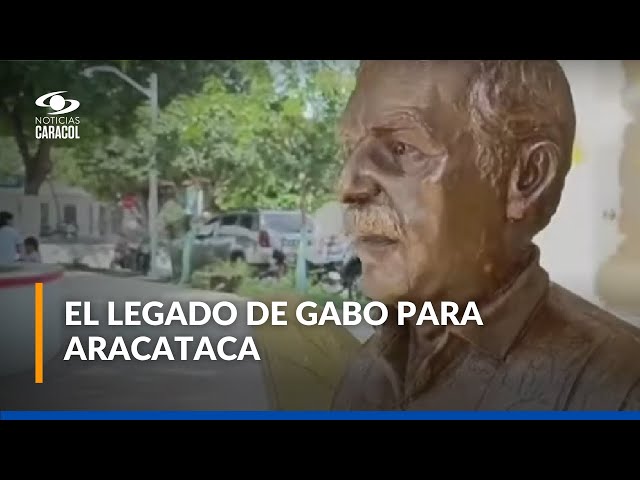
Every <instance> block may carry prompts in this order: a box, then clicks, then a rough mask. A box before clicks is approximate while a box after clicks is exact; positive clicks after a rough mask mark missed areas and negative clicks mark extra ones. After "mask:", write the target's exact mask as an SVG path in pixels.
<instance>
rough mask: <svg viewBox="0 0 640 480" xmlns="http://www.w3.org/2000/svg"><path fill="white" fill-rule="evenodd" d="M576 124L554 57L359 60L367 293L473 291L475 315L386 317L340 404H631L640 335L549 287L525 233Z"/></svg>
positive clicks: (345, 187) (538, 222)
mask: <svg viewBox="0 0 640 480" xmlns="http://www.w3.org/2000/svg"><path fill="white" fill-rule="evenodd" d="M575 123H576V119H575V111H574V105H573V100H572V95H571V90H570V87H569V84H568V82H567V79H566V77H565V75H564V72H563V71H562V68H561V67H560V65H559V64H558V63H557V62H556V61H537V60H522V61H506V60H505V61H498V60H495V61H426V60H422V61H421V60H416V61H364V62H362V64H361V66H360V69H359V71H358V77H357V83H356V87H355V90H354V92H353V94H352V96H351V98H350V100H349V103H348V105H347V108H346V110H345V112H344V117H343V122H342V125H341V131H342V137H343V141H344V146H345V147H346V153H347V159H346V163H345V166H344V171H343V175H342V182H341V187H340V188H341V192H340V194H341V198H342V201H343V202H344V203H345V204H346V205H347V216H348V225H349V226H350V228H351V230H352V233H353V235H354V237H355V239H356V249H357V252H358V255H359V256H360V259H361V261H362V268H363V287H364V290H365V293H366V294H368V296H369V297H371V298H373V299H375V300H379V301H382V302H384V303H385V304H387V305H389V306H393V305H394V304H396V303H397V302H398V301H411V302H415V303H418V304H422V303H423V302H425V301H431V302H432V303H434V304H436V302H440V301H455V302H459V303H461V304H462V303H466V302H469V301H471V300H473V301H476V302H477V305H478V306H479V308H480V312H481V314H482V320H483V322H484V325H483V326H479V325H476V324H475V323H471V324H468V325H466V326H446V327H444V326H433V325H430V326H427V324H423V325H421V326H417V325H415V323H416V322H413V324H411V322H410V323H409V324H406V325H405V326H399V325H397V322H393V321H392V319H391V317H390V318H389V321H387V322H386V323H385V325H384V326H382V327H380V328H379V329H378V330H377V331H376V333H375V334H374V335H373V337H371V339H370V340H368V341H367V342H366V343H365V345H364V346H363V347H362V348H361V350H359V353H358V354H357V355H356V357H355V358H353V359H352V360H351V361H350V363H349V366H348V367H347V371H346V373H345V375H344V376H343V378H342V380H341V382H340V385H339V388H338V390H337V392H336V394H335V396H334V399H333V405H332V407H333V408H334V409H339V410H350V409H353V410H370V409H374V410H393V409H417V410H516V409H518V410H621V409H628V410H633V409H640V340H639V338H640V332H639V331H638V330H637V329H635V328H633V327H632V326H630V325H629V324H627V323H625V322H623V321H622V320H619V319H617V318H615V317H614V316H612V315H610V314H608V313H606V312H604V311H603V310H600V309H599V308H597V307H596V306H594V305H592V304H590V303H588V302H587V301H585V300H584V299H582V298H579V297H578V296H576V295H574V294H572V293H571V292H569V291H567V290H565V289H563V288H562V287H560V286H558V285H556V284H553V283H552V282H550V280H549V277H548V275H547V273H546V272H545V271H544V270H543V269H542V267H541V266H540V264H539V253H538V249H537V247H536V246H535V244H534V243H533V241H532V239H533V237H534V236H535V235H536V234H537V233H538V232H539V231H541V230H542V229H543V228H545V227H546V225H547V224H548V223H549V221H550V219H551V217H552V216H553V214H554V213H555V211H556V208H557V206H558V203H559V201H560V197H561V193H562V189H563V186H564V180H565V177H566V175H567V173H568V171H569V168H570V165H571V155H572V149H573V142H574V135H575ZM567 248H570V246H569V245H568V246H567ZM419 310H420V309H419V308H418V311H419ZM391 312H392V310H391V308H390V315H391Z"/></svg>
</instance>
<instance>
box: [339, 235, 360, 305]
mask: <svg viewBox="0 0 640 480" xmlns="http://www.w3.org/2000/svg"><path fill="white" fill-rule="evenodd" d="M340 277H341V279H342V286H343V288H344V289H345V290H346V291H347V297H348V298H349V300H355V301H360V300H362V299H364V298H365V296H364V294H363V293H362V263H361V262H360V258H358V256H357V255H356V253H355V251H354V249H353V248H352V247H350V248H349V249H347V252H346V255H345V259H344V261H343V263H342V268H341V270H340Z"/></svg>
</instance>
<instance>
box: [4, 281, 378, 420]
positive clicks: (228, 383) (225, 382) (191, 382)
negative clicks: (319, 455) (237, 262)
mask: <svg viewBox="0 0 640 480" xmlns="http://www.w3.org/2000/svg"><path fill="white" fill-rule="evenodd" d="M63 290H64V298H63V300H65V301H71V300H77V301H83V300H89V301H91V304H92V318H93V319H96V318H99V319H101V320H103V322H102V323H103V324H101V325H99V326H82V327H80V326H72V327H70V326H65V327H64V340H63V344H62V347H61V351H60V353H59V355H58V357H56V358H55V359H53V360H51V361H50V362H48V363H46V364H45V368H44V383H43V384H40V385H37V384H35V383H34V382H33V371H29V372H26V373H25V374H21V375H15V376H9V377H4V378H0V409H4V410H28V409H33V410H40V409H41V410H75V409H77V410H90V409H125V410H126V409H130V410H135V409H145V410H152V409H159V410H161V409H164V410H182V409H185V410H186V409H189V410H245V409H246V410H262V409H268V408H269V402H268V398H267V393H266V388H265V381H264V375H263V364H262V363H261V362H256V361H253V360H251V359H250V358H249V359H245V360H243V361H221V360H217V361H211V360H209V359H208V358H207V357H204V358H202V359H200V360H199V361H193V360H191V361H172V362H171V361H167V360H164V359H159V360H156V361H136V360H132V361H126V360H124V359H122V358H116V359H114V360H112V361H100V360H96V361H93V362H88V361H85V362H83V361H81V360H79V359H74V360H70V361H66V362H65V361H64V360H63V356H64V353H65V351H66V348H67V346H68V345H69V341H70V339H71V337H72V336H74V335H77V336H79V337H80V338H81V339H82V340H83V345H85V346H86V338H87V337H88V336H90V335H96V336H101V337H104V338H105V339H106V340H107V342H108V343H107V353H108V351H109V349H110V346H111V339H113V338H114V337H115V336H118V335H120V336H123V337H125V339H127V338H129V339H131V338H133V337H137V336H141V335H146V336H148V337H150V338H151V339H152V341H151V343H150V344H149V345H150V346H144V347H146V349H147V350H151V349H152V348H153V346H154V345H155V339H156V338H157V337H159V336H162V335H164V336H167V337H168V338H169V340H170V344H171V348H172V351H173V354H174V355H175V356H176V357H178V356H179V355H180V348H179V344H176V343H174V342H173V341H171V340H172V339H173V337H174V336H177V335H186V336H193V337H194V338H195V339H199V338H200V337H201V336H203V335H208V336H210V337H212V344H213V345H214V348H215V341H214V340H216V339H218V338H221V337H223V336H226V335H230V336H234V337H236V338H238V339H239V340H241V339H242V338H244V337H245V336H248V335H251V331H250V330H249V329H250V328H251V327H248V326H247V325H246V321H245V306H244V304H243V302H242V299H241V298H239V297H236V296H234V295H228V294H219V293H215V292H206V291H201V290H192V289H185V288H180V287H177V286H173V285H167V284H160V283H153V282H148V281H145V280H143V279H135V278H117V277H110V276H106V275H99V274H94V273H79V272H68V273H66V274H65V279H64V280H63ZM110 300H112V301H115V302H116V305H122V303H123V302H124V301H127V300H130V301H140V302H142V303H145V302H147V301H160V302H164V303H165V304H166V305H167V308H165V309H164V310H163V312H164V313H165V314H166V313H167V312H168V306H169V305H170V304H171V302H173V301H180V302H181V304H182V306H183V309H184V311H185V312H186V313H187V314H188V307H187V302H189V301H203V302H206V303H208V304H215V303H216V302H219V301H222V300H229V301H232V302H234V304H235V305H236V306H237V308H238V312H239V314H238V320H236V322H235V323H234V325H232V326H229V327H221V326H219V325H217V324H215V323H213V322H212V321H211V322H209V324H207V325H205V326H202V327H183V326H180V325H179V324H173V325H171V326H166V327H151V326H148V325H143V326H140V327H132V326H126V327H119V326H108V325H105V324H104V323H106V312H107V307H106V302H107V301H110ZM62 308H64V307H63V306H62ZM119 311H120V312H122V309H121V308H120V309H119V308H118V307H116V314H118V313H119ZM121 315H122V313H121V314H120V315H116V317H117V318H122V316H121ZM60 321H64V317H63V315H60ZM353 333H354V334H355V335H356V336H357V337H360V339H361V340H362V339H364V338H366V337H367V336H368V334H369V331H368V329H367V327H364V328H363V327H358V328H357V329H355V330H354V331H353ZM254 338H255V337H254ZM236 345H237V346H236V347H235V349H236V351H237V350H238V349H239V348H240V343H237V344H236ZM196 347H197V343H196V342H193V343H192V346H191V347H190V349H189V351H190V352H195V349H196ZM233 348H234V347H232V346H231V345H229V344H227V347H226V349H227V350H230V349H233ZM191 355H192V353H191Z"/></svg>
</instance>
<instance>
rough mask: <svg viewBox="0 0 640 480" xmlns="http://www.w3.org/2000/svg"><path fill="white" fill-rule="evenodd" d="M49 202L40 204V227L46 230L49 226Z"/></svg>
mask: <svg viewBox="0 0 640 480" xmlns="http://www.w3.org/2000/svg"><path fill="white" fill-rule="evenodd" d="M49 222H50V218H49V202H44V203H41V204H40V228H41V229H42V230H46V229H47V228H48V227H49V225H50V224H49Z"/></svg>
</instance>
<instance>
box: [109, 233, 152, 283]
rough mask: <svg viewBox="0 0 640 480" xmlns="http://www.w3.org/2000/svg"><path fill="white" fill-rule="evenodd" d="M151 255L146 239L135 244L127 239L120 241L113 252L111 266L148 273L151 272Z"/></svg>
mask: <svg viewBox="0 0 640 480" xmlns="http://www.w3.org/2000/svg"><path fill="white" fill-rule="evenodd" d="M150 264H151V255H150V252H149V248H148V245H147V244H146V243H145V241H143V242H141V243H140V244H139V245H133V244H131V243H129V242H128V241H126V240H121V241H119V242H118V243H117V244H116V246H115V248H114V252H113V259H112V260H111V264H110V268H111V269H115V268H120V269H123V270H131V271H133V272H138V273H142V274H143V275H146V274H147V273H148V272H149V269H150Z"/></svg>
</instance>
